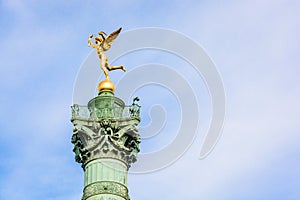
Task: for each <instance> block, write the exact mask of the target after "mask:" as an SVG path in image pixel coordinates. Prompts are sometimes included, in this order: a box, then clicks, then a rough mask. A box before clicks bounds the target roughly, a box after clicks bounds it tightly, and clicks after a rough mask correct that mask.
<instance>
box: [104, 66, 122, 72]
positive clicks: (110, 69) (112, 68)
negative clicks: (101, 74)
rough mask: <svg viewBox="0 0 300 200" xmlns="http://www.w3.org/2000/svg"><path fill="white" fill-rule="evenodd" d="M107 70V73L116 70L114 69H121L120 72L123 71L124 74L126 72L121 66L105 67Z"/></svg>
mask: <svg viewBox="0 0 300 200" xmlns="http://www.w3.org/2000/svg"><path fill="white" fill-rule="evenodd" d="M107 69H108V70H109V71H112V70H116V69H121V70H123V71H124V72H126V69H125V67H124V66H122V65H118V66H109V65H108V66H107Z"/></svg>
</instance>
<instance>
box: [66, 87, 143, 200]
mask: <svg viewBox="0 0 300 200" xmlns="http://www.w3.org/2000/svg"><path fill="white" fill-rule="evenodd" d="M137 100H138V98H135V99H134V101H133V103H132V105H130V106H125V104H124V102H123V101H122V100H121V99H119V98H117V97H115V96H114V94H113V93H112V92H111V91H108V90H103V91H101V92H100V93H99V95H98V96H97V97H95V98H93V99H92V100H90V101H89V103H88V105H87V106H80V105H76V104H74V105H73V106H72V118H71V122H72V123H73V125H74V128H73V132H74V134H73V136H72V140H71V142H72V143H73V144H74V149H73V151H74V153H75V160H76V162H78V163H81V165H82V168H83V170H84V173H85V177H84V190H83V196H82V200H94V199H98V200H99V199H102V200H112V199H114V200H129V195H128V188H127V172H128V169H129V167H130V166H131V164H132V163H134V162H135V161H136V160H137V154H138V152H139V151H140V149H139V143H140V136H139V134H138V124H139V122H140V106H139V105H138V104H137V103H136V101H137Z"/></svg>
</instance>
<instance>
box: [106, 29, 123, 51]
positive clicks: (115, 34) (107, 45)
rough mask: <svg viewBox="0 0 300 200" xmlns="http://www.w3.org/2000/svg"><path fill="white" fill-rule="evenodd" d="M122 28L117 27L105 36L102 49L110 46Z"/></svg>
mask: <svg viewBox="0 0 300 200" xmlns="http://www.w3.org/2000/svg"><path fill="white" fill-rule="evenodd" d="M121 30H122V28H119V29H118V30H116V31H114V32H112V33H111V34H109V36H107V37H106V39H105V41H104V43H103V49H104V50H105V51H106V50H108V49H109V48H110V47H111V44H112V43H113V42H114V41H115V39H116V38H117V37H118V35H119V33H120V32H121Z"/></svg>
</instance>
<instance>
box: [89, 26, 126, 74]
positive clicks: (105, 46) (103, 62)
mask: <svg viewBox="0 0 300 200" xmlns="http://www.w3.org/2000/svg"><path fill="white" fill-rule="evenodd" d="M121 30H122V28H119V29H118V30H116V31H114V32H112V33H111V34H109V35H108V36H106V33H104V32H103V31H100V32H99V33H98V34H99V36H96V37H95V39H94V42H95V44H93V42H92V38H93V35H90V36H89V39H88V45H89V46H91V47H93V48H95V49H96V52H97V54H98V56H99V58H100V67H101V69H102V70H103V72H104V74H105V77H106V79H107V80H109V76H108V71H111V70H116V69H122V70H123V71H124V72H125V71H126V69H125V67H123V66H111V65H109V63H108V58H107V55H106V54H105V53H104V51H107V50H109V49H110V47H111V45H112V43H113V42H114V41H115V39H116V38H117V37H118V35H119V33H120V32H121Z"/></svg>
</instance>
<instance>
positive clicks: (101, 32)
mask: <svg viewBox="0 0 300 200" xmlns="http://www.w3.org/2000/svg"><path fill="white" fill-rule="evenodd" d="M98 34H99V35H106V33H104V32H103V31H99V32H98Z"/></svg>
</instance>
